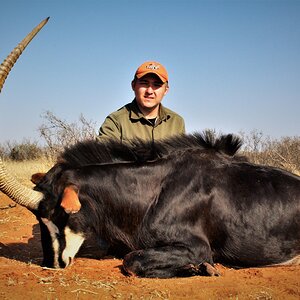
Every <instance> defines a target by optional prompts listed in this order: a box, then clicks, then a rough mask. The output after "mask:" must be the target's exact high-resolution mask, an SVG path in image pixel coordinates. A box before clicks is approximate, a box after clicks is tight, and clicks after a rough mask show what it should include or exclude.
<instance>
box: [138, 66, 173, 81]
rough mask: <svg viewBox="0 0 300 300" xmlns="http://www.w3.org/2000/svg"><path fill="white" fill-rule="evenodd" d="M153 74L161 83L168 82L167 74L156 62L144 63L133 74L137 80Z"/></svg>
mask: <svg viewBox="0 0 300 300" xmlns="http://www.w3.org/2000/svg"><path fill="white" fill-rule="evenodd" d="M149 73H153V74H156V75H157V76H158V77H159V78H160V80H161V81H162V82H166V81H168V80H169V79H168V72H167V70H166V68H165V67H164V66H163V65H162V64H160V63H159V62H156V61H146V62H144V63H143V64H142V65H140V66H139V67H138V69H137V70H136V72H135V76H136V77H137V78H141V77H143V76H145V75H146V74H149Z"/></svg>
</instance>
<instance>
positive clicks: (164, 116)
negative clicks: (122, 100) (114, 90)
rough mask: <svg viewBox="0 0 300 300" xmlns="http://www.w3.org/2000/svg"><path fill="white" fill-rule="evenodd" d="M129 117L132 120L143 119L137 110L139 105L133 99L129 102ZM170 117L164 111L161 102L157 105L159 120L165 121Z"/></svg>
mask: <svg viewBox="0 0 300 300" xmlns="http://www.w3.org/2000/svg"><path fill="white" fill-rule="evenodd" d="M129 117H130V119H133V120H140V119H145V117H144V115H143V114H142V112H141V111H140V110H139V107H138V105H137V103H136V100H135V99H134V100H133V101H132V102H131V104H130V116H129ZM168 118H170V115H169V114H168V113H167V112H166V110H165V108H164V106H163V105H162V104H160V105H159V112H158V119H159V120H160V121H165V120H166V119H168Z"/></svg>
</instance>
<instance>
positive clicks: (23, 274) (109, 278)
mask: <svg viewBox="0 0 300 300" xmlns="http://www.w3.org/2000/svg"><path fill="white" fill-rule="evenodd" d="M41 261H42V249H41V244H40V232H39V226H38V224H37V221H36V219H35V217H34V215H33V214H31V213H30V212H29V211H28V210H26V209H25V208H23V207H21V206H19V205H15V204H14V202H12V201H11V200H10V199H9V198H7V197H6V196H4V195H3V194H1V193H0V298H1V299H16V300H17V299H23V300H24V299H297V300H298V299H300V266H293V267H272V268H251V269H242V270H234V269H230V268H225V267H224V266H222V265H217V268H218V270H219V271H220V272H221V274H222V276H221V277H213V278H210V277H200V276H196V277H190V278H174V279H144V278H136V277H126V276H124V275H123V274H122V272H121V270H120V266H121V264H122V261H121V260H119V259H114V258H106V259H101V260H99V259H97V253H96V252H95V248H94V247H93V246H91V245H86V246H85V247H84V248H83V249H82V251H81V252H80V255H78V257H77V258H76V260H75V263H74V264H73V265H72V266H71V267H69V268H67V269H65V270H49V269H43V268H41V267H40V264H41Z"/></svg>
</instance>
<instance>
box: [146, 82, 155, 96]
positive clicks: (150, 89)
mask: <svg viewBox="0 0 300 300" xmlns="http://www.w3.org/2000/svg"><path fill="white" fill-rule="evenodd" d="M153 91H154V89H153V87H152V85H151V84H149V85H148V87H147V89H146V92H147V93H148V94H152V93H153Z"/></svg>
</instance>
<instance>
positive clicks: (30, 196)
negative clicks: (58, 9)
mask: <svg viewBox="0 0 300 300" xmlns="http://www.w3.org/2000/svg"><path fill="white" fill-rule="evenodd" d="M48 20H49V17H48V18H47V19H45V20H43V21H42V22H41V23H40V24H39V25H38V26H36V27H35V28H34V29H33V30H32V31H31V32H30V33H29V34H28V35H27V36H26V37H25V38H24V39H23V40H22V42H21V43H20V44H19V45H18V46H17V47H16V48H15V49H14V50H13V51H12V52H11V53H10V54H9V55H8V56H7V58H6V59H5V60H4V62H3V63H2V64H1V66H0V92H1V90H2V87H3V85H4V82H5V79H6V78H7V76H8V74H9V72H10V70H11V69H12V67H13V66H14V64H15V62H16V61H17V60H18V58H19V57H20V55H21V54H22V52H23V51H24V49H25V48H26V47H27V45H28V44H29V43H30V41H31V40H32V39H33V38H34V37H35V36H36V34H37V33H38V32H39V31H40V30H41V29H42V27H43V26H44V25H45V24H46V23H47V22H48ZM0 191H2V192H3V193H4V194H6V195H7V196H8V197H10V198H11V199H12V200H14V201H15V202H16V203H18V204H20V205H22V206H25V207H26V208H28V209H30V210H36V209H37V208H38V206H39V203H40V201H41V200H42V199H43V194H42V193H40V192H37V191H34V190H32V189H30V188H28V187H26V186H23V185H22V184H20V183H19V182H17V180H16V179H15V178H14V177H12V176H11V175H10V174H9V173H8V172H7V170H6V169H5V167H4V164H3V162H2V159H1V158H0Z"/></svg>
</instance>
